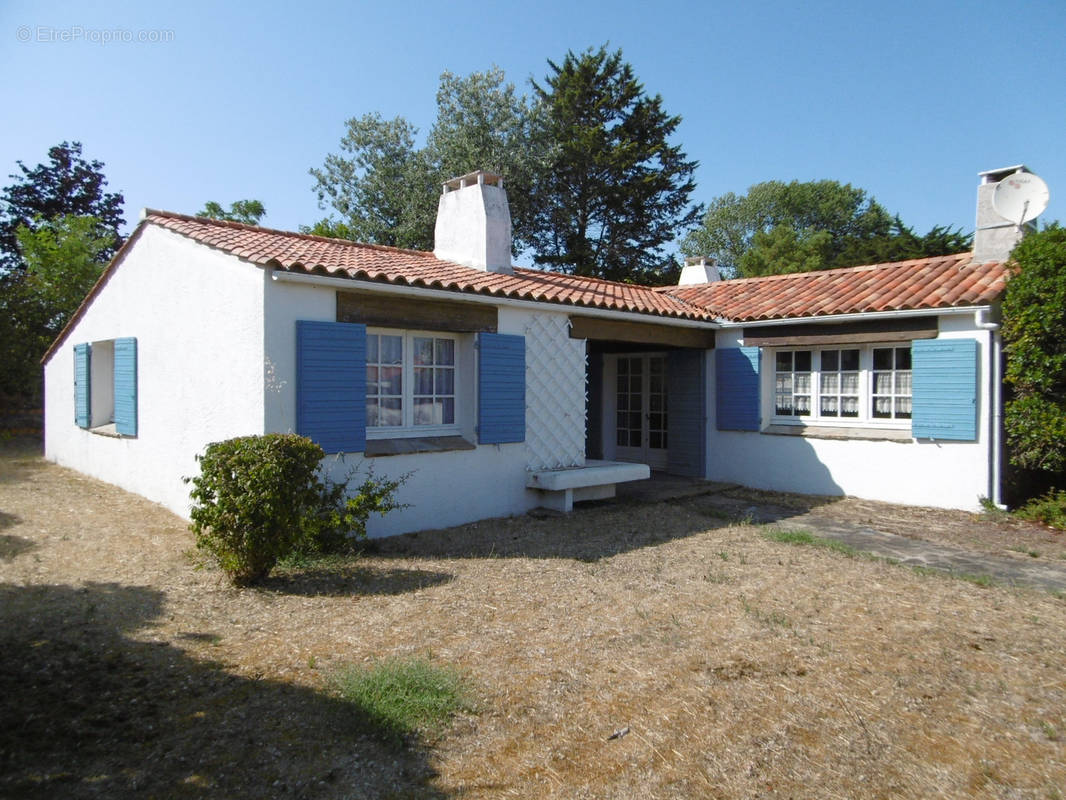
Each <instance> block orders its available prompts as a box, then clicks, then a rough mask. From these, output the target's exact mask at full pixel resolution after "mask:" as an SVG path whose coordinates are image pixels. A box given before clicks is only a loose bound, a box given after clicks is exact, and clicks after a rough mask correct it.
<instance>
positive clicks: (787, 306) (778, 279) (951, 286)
mask: <svg viewBox="0 0 1066 800" xmlns="http://www.w3.org/2000/svg"><path fill="white" fill-rule="evenodd" d="M1006 280H1007V267H1006V265H1005V264H1001V263H999V262H996V261H990V262H988V263H985V264H974V263H972V254H970V253H959V254H957V255H953V256H939V257H936V258H916V259H911V260H910V261H896V262H893V263H889V264H872V265H869V266H863V267H848V268H845V269H832V270H825V271H823V272H806V273H796V274H791V275H772V276H768V277H765V278H741V279H737V280H731V281H719V282H715V283H706V284H699V285H696V286H681V287H674V286H671V287H664V288H662V289H657V290H656V291H658V292H660V293H664V292H669V293H670V294H671V295H672V296H674V297H677V298H679V299H682V300H685V301H687V302H689V303H692V304H693V305H697V306H700V307H702V308H705V309H707V310H708V311H709V312H710V313H711V314H712V315H713V316H714V317H715V318H718V319H726V320H731V321H734V322H749V321H757V320H764V319H765V320H768V319H786V318H796V317H815V316H824V315H831V314H857V313H861V312H873V311H904V310H907V311H910V310H917V309H932V308H951V307H952V306H977V305H986V304H988V303H991V302H992V301H994V300H996V299H997V298H999V296H1000V295H1001V294H1002V293H1003V289H1004V287H1005V286H1006Z"/></svg>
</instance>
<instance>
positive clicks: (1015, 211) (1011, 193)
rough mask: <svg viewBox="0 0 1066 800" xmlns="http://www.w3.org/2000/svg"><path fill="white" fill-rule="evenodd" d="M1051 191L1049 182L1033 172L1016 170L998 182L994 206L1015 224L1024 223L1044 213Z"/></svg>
mask: <svg viewBox="0 0 1066 800" xmlns="http://www.w3.org/2000/svg"><path fill="white" fill-rule="evenodd" d="M1050 197H1051V193H1050V192H1049V191H1048V188H1047V184H1046V183H1044V181H1043V179H1042V178H1040V176H1038V175H1034V174H1033V173H1031V172H1015V173H1013V174H1011V175H1008V176H1007V177H1006V178H1004V179H1003V180H1001V181H1000V182H999V183H997V184H996V188H995V189H994V190H993V191H992V208H994V209H995V210H996V213H997V214H999V215H1000V216H1001V217H1003V218H1004V219H1009V220H1010V221H1011V222H1013V223H1014V224H1015V225H1024V224H1025V223H1026V222H1029V221H1030V220H1034V219H1036V218H1037V217H1039V216H1040V215H1041V214H1043V213H1044V209H1046V208H1047V204H1048V200H1049V198H1050Z"/></svg>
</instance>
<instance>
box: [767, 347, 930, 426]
mask: <svg viewBox="0 0 1066 800" xmlns="http://www.w3.org/2000/svg"><path fill="white" fill-rule="evenodd" d="M773 363H774V411H773V413H774V417H775V418H776V419H778V421H780V422H791V421H796V420H797V418H800V419H802V420H803V421H805V422H812V421H817V422H824V423H827V424H834V423H863V422H866V423H870V424H878V425H883V424H888V425H891V424H893V423H894V422H895V421H896V420H899V421H904V420H909V419H910V416H911V351H910V346H909V345H899V346H894V345H893V346H889V345H875V346H867V347H825V348H818V349H813V348H812V349H803V350H777V351H776V352H775V353H774V362H773Z"/></svg>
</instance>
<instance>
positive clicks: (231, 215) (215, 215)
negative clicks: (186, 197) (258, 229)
mask: <svg viewBox="0 0 1066 800" xmlns="http://www.w3.org/2000/svg"><path fill="white" fill-rule="evenodd" d="M264 214H266V208H265V207H264V206H263V204H262V203H261V202H259V201H258V200H234V201H233V202H232V203H230V205H229V209H228V210H227V209H225V208H223V207H222V206H221V205H220V204H219V203H216V202H215V201H214V200H208V201H207V202H206V203H204V207H203V208H201V209H200V210H199V211H197V212H196V216H198V217H210V218H211V219H222V220H226V221H228V222H243V223H244V224H245V225H258V224H259V220H261V219H262V218H263V215H264Z"/></svg>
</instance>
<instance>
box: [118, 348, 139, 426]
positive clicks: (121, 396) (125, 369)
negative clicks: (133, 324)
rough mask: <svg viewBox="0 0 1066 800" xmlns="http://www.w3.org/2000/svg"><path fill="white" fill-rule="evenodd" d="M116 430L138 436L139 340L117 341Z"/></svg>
mask: <svg viewBox="0 0 1066 800" xmlns="http://www.w3.org/2000/svg"><path fill="white" fill-rule="evenodd" d="M115 430H116V431H117V432H118V433H121V434H122V435H124V436H136V435H137V340H136V339H134V338H132V337H131V338H127V339H115Z"/></svg>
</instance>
